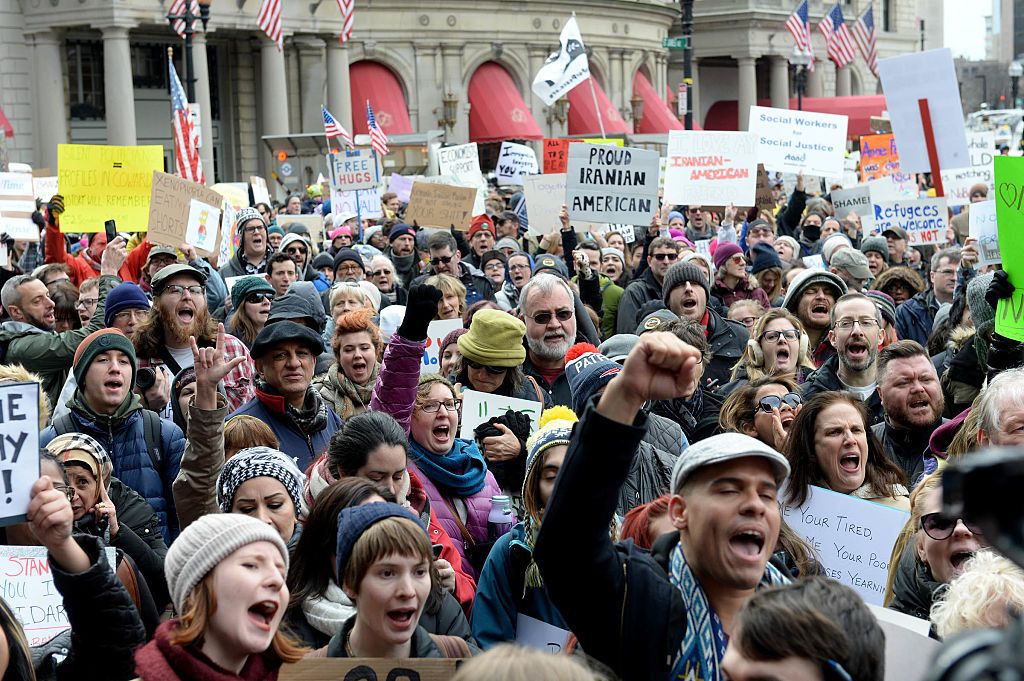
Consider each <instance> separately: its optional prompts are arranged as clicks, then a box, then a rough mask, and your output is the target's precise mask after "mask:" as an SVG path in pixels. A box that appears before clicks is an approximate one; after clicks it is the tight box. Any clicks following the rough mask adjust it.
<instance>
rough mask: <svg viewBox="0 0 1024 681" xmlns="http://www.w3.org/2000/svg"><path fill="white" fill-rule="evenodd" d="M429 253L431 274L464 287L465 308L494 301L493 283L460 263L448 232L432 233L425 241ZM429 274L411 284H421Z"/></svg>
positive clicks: (454, 242)
mask: <svg viewBox="0 0 1024 681" xmlns="http://www.w3.org/2000/svg"><path fill="white" fill-rule="evenodd" d="M427 249H428V250H429V251H430V267H431V274H447V275H449V276H452V277H455V278H456V279H458V280H459V281H461V282H462V285H463V286H465V287H466V307H469V306H470V305H472V304H473V303H478V302H480V301H481V300H490V301H492V302H493V301H494V283H493V282H492V281H491V280H490V279H488V278H487V277H485V276H484V273H483V272H481V271H480V270H478V269H477V268H475V267H473V266H472V265H470V264H468V263H465V262H462V252H461V251H459V245H458V243H457V242H456V241H455V237H453V236H452V235H451V234H449V233H448V232H434V233H433V234H431V235H430V238H429V239H428V240H427ZM428 276H430V274H424V275H421V276H419V277H417V278H416V279H415V280H413V284H414V285H415V284H422V283H423V282H424V281H426V279H427V277H428Z"/></svg>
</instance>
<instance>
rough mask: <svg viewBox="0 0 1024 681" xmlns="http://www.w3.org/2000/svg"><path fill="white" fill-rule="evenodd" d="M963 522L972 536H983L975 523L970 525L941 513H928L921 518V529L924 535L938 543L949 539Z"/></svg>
mask: <svg viewBox="0 0 1024 681" xmlns="http://www.w3.org/2000/svg"><path fill="white" fill-rule="evenodd" d="M958 520H963V523H964V526H965V527H966V528H967V529H968V530H970V531H971V534H977V535H980V534H981V530H980V529H978V526H977V525H975V524H974V523H969V522H967V521H966V520H964V519H963V518H950V517H949V516H947V515H943V514H942V513H940V512H936V513H926V514H924V515H923V516H921V529H922V530H924V533H925V534H927V535H928V536H929V537H931V538H932V539H934V540H936V541H942V540H944V539H949V538H950V537H952V536H953V530H955V529H956V522H957V521H958Z"/></svg>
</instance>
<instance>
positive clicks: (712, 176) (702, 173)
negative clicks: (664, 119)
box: [664, 130, 757, 206]
mask: <svg viewBox="0 0 1024 681" xmlns="http://www.w3.org/2000/svg"><path fill="white" fill-rule="evenodd" d="M756 188H757V137H756V136H755V135H754V133H751V132H703V131H701V132H698V131H693V130H671V131H670V132H669V133H668V156H667V162H666V164H665V197H664V198H665V202H666V203H673V204H676V205H689V204H699V205H702V206H719V205H728V204H730V203H734V204H736V205H753V204H754V198H755V194H756Z"/></svg>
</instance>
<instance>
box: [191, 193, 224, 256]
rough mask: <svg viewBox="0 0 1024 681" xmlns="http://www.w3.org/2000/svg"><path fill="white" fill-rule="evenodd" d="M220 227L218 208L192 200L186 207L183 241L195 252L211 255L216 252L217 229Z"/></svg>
mask: <svg viewBox="0 0 1024 681" xmlns="http://www.w3.org/2000/svg"><path fill="white" fill-rule="evenodd" d="M218 227H220V208H217V207H215V206H211V205H209V204H207V203H203V202H202V201H200V200H199V199H192V200H191V201H190V202H189V207H188V223H187V224H186V226H185V241H186V242H187V243H190V244H192V245H193V246H195V247H196V250H199V251H206V252H207V253H209V254H211V255H212V254H213V253H215V252H216V251H217V229H218Z"/></svg>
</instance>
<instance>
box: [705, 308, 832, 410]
mask: <svg viewBox="0 0 1024 681" xmlns="http://www.w3.org/2000/svg"><path fill="white" fill-rule="evenodd" d="M812 371H814V362H813V361H812V360H811V355H810V349H809V345H808V338H807V333H806V332H805V331H804V325H803V324H802V323H801V322H800V320H799V319H797V318H796V315H794V314H793V313H792V312H790V311H789V310H786V309H785V308H772V309H771V310H768V312H766V313H765V314H764V316H762V317H761V318H760V319H758V320H757V321H756V322H754V328H753V329H751V331H750V340H748V341H747V345H746V347H745V348H744V349H743V354H742V355H740V360H739V361H738V362H736V366H734V367H733V368H732V376H731V379H732V380H731V382H730V383H727V384H726V385H725V386H723V387H722V390H721V391H720V392H721V393H722V394H724V395H728V394H729V393H730V392H732V391H733V390H735V389H736V388H738V387H739V386H741V385H743V384H744V383H746V382H747V381H752V380H754V379H755V378H762V377H764V376H767V375H769V374H783V373H793V374H795V375H796V382H797V383H801V382H802V381H803V380H804V379H805V378H806V377H807V375H808V374H810V373H811V372H812Z"/></svg>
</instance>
